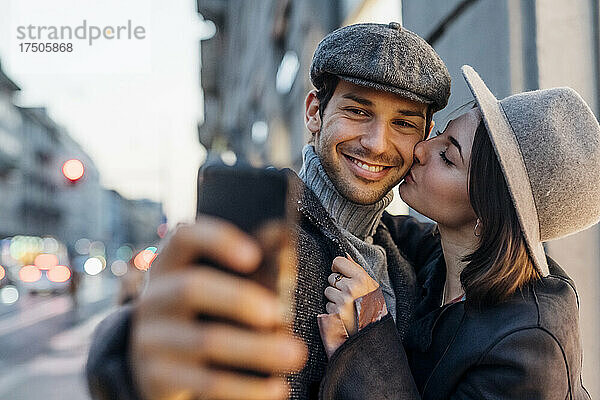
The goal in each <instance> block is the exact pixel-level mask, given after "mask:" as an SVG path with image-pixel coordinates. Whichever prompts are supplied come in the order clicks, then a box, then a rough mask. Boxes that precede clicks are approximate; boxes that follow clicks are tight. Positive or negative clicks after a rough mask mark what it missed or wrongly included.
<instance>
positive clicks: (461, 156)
mask: <svg viewBox="0 0 600 400" xmlns="http://www.w3.org/2000/svg"><path fill="white" fill-rule="evenodd" d="M448 140H449V141H450V143H452V144H453V145H454V146H456V148H457V149H458V154H460V159H461V160H462V161H463V163H464V162H465V159H464V158H463V155H462V147H460V143H458V140H456V139H454V138H453V137H452V136H448Z"/></svg>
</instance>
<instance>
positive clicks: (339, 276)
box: [332, 273, 344, 289]
mask: <svg viewBox="0 0 600 400" xmlns="http://www.w3.org/2000/svg"><path fill="white" fill-rule="evenodd" d="M342 278H344V275H342V274H339V273H338V274H337V276H336V277H335V279H334V280H333V285H332V286H333V287H334V288H336V289H337V288H338V287H337V286H336V284H337V283H338V282H339V281H341V280H342Z"/></svg>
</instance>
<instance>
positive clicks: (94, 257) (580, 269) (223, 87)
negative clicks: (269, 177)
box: [0, 0, 600, 400]
mask: <svg viewBox="0 0 600 400" xmlns="http://www.w3.org/2000/svg"><path fill="white" fill-rule="evenodd" d="M84 20H85V23H86V24H88V25H97V26H117V25H127V24H128V21H130V22H131V23H132V24H134V25H136V26H137V25H139V26H141V27H143V28H144V30H145V32H146V37H145V39H143V40H139V41H133V40H129V39H122V40H120V41H119V42H117V41H114V42H110V41H108V40H97V41H96V43H94V44H93V46H88V45H87V44H86V43H85V42H81V41H78V40H76V39H73V41H72V42H73V45H74V49H75V51H74V52H72V53H66V52H65V53H60V52H58V53H56V52H54V53H44V54H42V53H35V54H34V53H30V52H29V53H24V52H22V51H21V47H20V46H19V45H21V44H23V40H20V39H18V37H17V34H16V33H17V30H16V29H17V28H18V26H28V25H32V24H35V25H37V26H46V25H47V26H65V27H66V29H76V27H78V26H81V25H82V24H83V22H84ZM390 21H398V22H401V23H402V24H403V26H404V27H406V28H408V29H410V30H412V31H414V32H416V33H418V34H419V35H421V36H422V37H424V38H425V39H426V40H427V41H428V42H429V43H430V44H431V45H432V46H433V47H434V48H435V49H436V51H437V52H438V53H439V54H440V56H441V57H442V59H443V60H444V61H445V62H446V64H447V66H448V69H449V72H450V74H451V76H452V96H451V98H450V104H449V106H448V107H447V108H446V109H445V110H442V111H440V112H439V113H438V114H436V115H435V116H434V121H435V123H436V129H439V130H442V129H443V128H444V127H445V124H446V123H447V121H448V119H449V118H452V117H453V114H452V111H453V110H456V109H457V108H458V107H459V106H461V105H463V104H465V103H466V102H468V101H469V100H471V95H470V92H469V90H468V88H467V87H466V85H465V83H464V81H463V79H462V77H461V74H460V67H461V66H462V65H463V64H470V65H472V66H473V67H474V68H475V69H476V70H477V71H478V72H479V73H480V74H481V76H482V78H483V79H484V80H485V82H486V83H487V84H488V86H489V87H490V89H491V90H492V91H493V93H494V94H495V95H496V96H497V97H498V98H503V97H505V96H508V95H510V94H512V93H516V92H521V91H524V90H535V89H540V88H548V87H553V86H571V87H573V88H575V89H576V90H577V91H578V92H579V93H581V95H582V96H583V98H584V99H585V100H586V102H587V103H588V104H589V105H590V106H591V108H592V110H593V111H594V113H595V114H596V115H599V111H600V108H599V107H600V0H573V1H568V2H566V1H561V0H428V1H422V0H328V1H322V0H176V1H171V2H164V1H159V0H128V1H127V2H123V1H120V0H106V1H103V2H97V1H92V0H53V1H52V2H49V1H46V0H0V194H1V196H0V400H5V399H6V400H20V399H27V400H30V399H39V398H43V399H49V400H54V399H56V400H58V399H75V400H79V399H89V395H88V393H87V388H86V383H85V379H84V375H83V366H84V364H85V359H86V356H87V349H88V346H89V343H90V340H91V334H92V332H93V330H94V328H95V327H96V326H97V324H98V322H99V321H101V320H102V319H103V318H104V317H105V316H106V315H108V314H109V313H110V312H111V311H112V310H114V309H115V307H117V306H118V304H119V303H122V302H124V301H127V300H131V299H133V298H135V297H136V296H137V295H138V294H139V292H140V291H141V290H142V289H143V287H144V283H145V280H146V275H147V270H148V269H149V268H150V266H151V264H152V262H153V260H154V258H155V257H156V253H157V251H158V247H159V246H160V245H159V243H160V240H161V239H162V238H163V237H164V236H165V235H166V233H167V231H168V229H170V228H173V227H175V226H176V225H177V224H178V223H180V222H189V221H193V218H194V212H195V201H196V176H197V172H198V168H199V167H201V166H202V165H203V163H206V162H211V163H212V162H222V163H225V164H235V163H236V162H237V163H244V164H251V165H256V166H267V165H272V166H275V167H290V168H293V169H296V170H298V168H299V167H300V164H301V149H302V147H303V146H304V144H305V143H306V141H307V139H308V134H307V131H306V129H305V126H304V121H303V118H304V114H303V110H304V99H305V96H306V93H307V92H308V91H309V90H311V89H312V85H311V83H310V79H309V74H308V69H309V66H310V62H311V58H312V54H313V52H314V49H315V48H316V46H317V44H318V42H319V41H320V40H321V39H322V38H323V36H325V34H327V33H328V32H330V31H332V30H334V29H336V28H338V27H340V26H344V25H349V24H352V23H357V22H380V23H388V22H390ZM112 29H114V27H113V28H112ZM63 42H65V43H66V42H70V41H69V40H63ZM50 48H52V46H51V47H50ZM389 211H390V212H392V213H412V214H415V213H414V212H413V211H412V210H409V209H408V207H407V206H406V205H405V204H403V203H402V202H401V200H399V196H395V200H394V202H393V204H392V205H391V206H390V208H389ZM415 215H416V214H415ZM417 216H418V215H417ZM418 217H419V216H418ZM547 251H548V253H549V254H550V255H551V256H552V257H553V258H555V259H556V260H557V261H558V262H559V264H560V265H561V266H562V267H563V268H564V269H565V270H566V271H567V272H568V273H569V275H570V276H571V277H572V278H573V279H574V281H575V283H576V285H577V288H578V293H579V298H580V321H581V330H582V341H583V346H584V360H583V379H584V385H585V386H586V388H587V389H588V390H589V392H590V393H591V395H592V397H598V396H600V372H599V371H600V369H599V367H600V342H598V340H597V338H598V337H600V313H599V312H598V310H599V308H600V229H599V228H598V226H594V227H592V228H591V229H588V230H586V231H584V232H582V233H579V234H577V235H574V236H571V237H568V238H565V239H561V240H558V241H554V242H551V243H549V244H548V246H547Z"/></svg>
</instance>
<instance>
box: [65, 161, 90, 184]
mask: <svg viewBox="0 0 600 400" xmlns="http://www.w3.org/2000/svg"><path fill="white" fill-rule="evenodd" d="M84 171H85V169H84V168H83V163H82V162H81V161H79V160H77V159H72V160H68V161H66V162H65V163H64V164H63V167H62V172H63V175H64V176H65V177H66V178H67V179H68V180H70V181H71V182H75V181H78V180H79V179H81V177H82V176H83V173H84Z"/></svg>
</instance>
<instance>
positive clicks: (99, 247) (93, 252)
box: [90, 241, 106, 257]
mask: <svg viewBox="0 0 600 400" xmlns="http://www.w3.org/2000/svg"><path fill="white" fill-rule="evenodd" d="M105 251H106V247H105V246H104V243H102V242H100V241H95V242H92V243H90V257H98V256H104V253H105Z"/></svg>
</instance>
